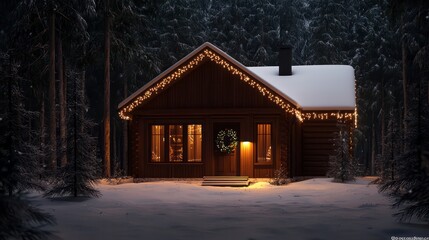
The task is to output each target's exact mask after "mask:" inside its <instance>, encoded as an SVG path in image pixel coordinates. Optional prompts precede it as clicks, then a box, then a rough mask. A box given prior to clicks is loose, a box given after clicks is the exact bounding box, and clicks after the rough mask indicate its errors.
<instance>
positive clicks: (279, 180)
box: [270, 161, 290, 185]
mask: <svg viewBox="0 0 429 240" xmlns="http://www.w3.org/2000/svg"><path fill="white" fill-rule="evenodd" d="M270 183H271V184H273V185H284V184H288V183H290V179H289V178H288V173H287V168H286V163H285V162H284V161H281V162H280V168H278V169H277V170H276V171H274V177H273V178H272V179H271V180H270Z"/></svg>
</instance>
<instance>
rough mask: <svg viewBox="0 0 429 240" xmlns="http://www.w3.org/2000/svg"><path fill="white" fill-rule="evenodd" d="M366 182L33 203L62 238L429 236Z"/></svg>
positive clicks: (175, 189) (123, 188) (139, 186)
mask: <svg viewBox="0 0 429 240" xmlns="http://www.w3.org/2000/svg"><path fill="white" fill-rule="evenodd" d="M368 183H369V180H368V179H359V180H357V181H356V182H354V183H350V184H341V183H332V182H331V179H328V178H320V179H310V180H306V181H302V182H296V183H292V184H289V185H287V186H272V185H269V184H268V183H266V182H258V183H255V184H252V185H251V186H249V187H247V188H244V187H243V188H233V187H203V186H200V182H195V181H194V182H186V181H160V182H145V183H127V184H121V185H98V186H97V187H98V189H99V190H100V191H101V193H102V194H103V196H102V197H101V198H95V199H89V200H82V199H81V200H79V201H64V200H62V201H61V200H55V201H54V200H49V199H43V198H41V197H39V196H37V197H36V198H34V199H33V201H34V202H35V203H36V204H37V205H38V206H39V207H40V208H42V209H44V210H45V211H47V212H49V213H51V214H53V215H54V216H55V217H56V219H57V225H55V226H53V227H52V229H53V230H54V231H55V232H56V233H57V235H59V236H60V237H62V238H63V239H66V240H68V239H79V240H84V239H103V240H108V239H115V240H116V239H187V240H188V239H216V240H219V239H220V240H227V239H246V240H250V239H391V236H410V237H414V236H417V237H429V228H428V225H427V224H426V225H425V224H417V223H406V224H405V223H398V222H397V221H395V219H394V218H393V217H392V213H393V212H394V210H392V209H391V208H390V205H389V203H390V200H389V199H388V198H387V197H386V196H383V195H381V194H379V193H378V192H377V187H376V186H375V185H368Z"/></svg>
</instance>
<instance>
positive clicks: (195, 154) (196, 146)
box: [188, 124, 203, 162]
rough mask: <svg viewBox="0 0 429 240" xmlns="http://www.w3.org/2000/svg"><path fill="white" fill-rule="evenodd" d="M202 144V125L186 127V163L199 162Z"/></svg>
mask: <svg viewBox="0 0 429 240" xmlns="http://www.w3.org/2000/svg"><path fill="white" fill-rule="evenodd" d="M202 144H203V135H202V125H196V124H192V125H188V162H201V159H202V158H201V156H202Z"/></svg>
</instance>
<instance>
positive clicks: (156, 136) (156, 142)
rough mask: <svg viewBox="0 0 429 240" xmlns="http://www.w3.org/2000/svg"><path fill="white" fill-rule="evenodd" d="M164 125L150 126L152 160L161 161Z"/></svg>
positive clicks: (162, 159)
mask: <svg viewBox="0 0 429 240" xmlns="http://www.w3.org/2000/svg"><path fill="white" fill-rule="evenodd" d="M164 142H165V139H164V126H162V125H153V126H152V146H151V152H152V158H151V160H152V162H163V161H164V160H165V158H164V152H165V151H164Z"/></svg>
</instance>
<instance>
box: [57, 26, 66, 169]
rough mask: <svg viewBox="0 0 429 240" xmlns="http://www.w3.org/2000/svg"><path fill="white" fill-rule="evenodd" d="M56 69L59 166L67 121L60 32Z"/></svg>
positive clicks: (64, 153)
mask: <svg viewBox="0 0 429 240" xmlns="http://www.w3.org/2000/svg"><path fill="white" fill-rule="evenodd" d="M56 37H57V42H56V44H57V70H58V74H57V75H58V80H59V81H58V82H59V84H58V89H59V91H58V101H59V106H60V124H59V125H60V150H59V154H60V156H59V161H60V163H61V167H64V166H65V165H66V164H67V121H66V117H67V116H66V109H67V106H66V96H67V93H66V85H67V83H66V81H65V77H64V64H63V44H62V39H61V32H60V31H59V32H58V34H57V36H56Z"/></svg>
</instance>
